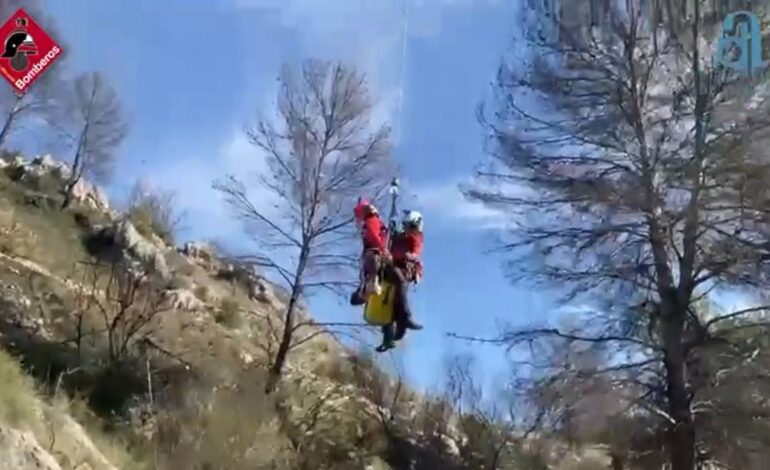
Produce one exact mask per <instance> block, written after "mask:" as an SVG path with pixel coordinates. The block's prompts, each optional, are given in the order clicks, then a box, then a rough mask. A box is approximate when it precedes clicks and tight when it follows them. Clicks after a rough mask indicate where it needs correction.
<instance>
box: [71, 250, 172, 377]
mask: <svg viewBox="0 0 770 470" xmlns="http://www.w3.org/2000/svg"><path fill="white" fill-rule="evenodd" d="M88 268H89V269H87V270H86V272H85V274H84V278H85V280H86V281H87V282H88V284H87V285H84V286H82V287H81V291H80V296H81V297H82V298H81V299H80V301H79V302H78V310H79V312H76V318H77V319H78V327H79V329H78V330H77V331H76V335H77V340H78V341H79V340H82V338H83V333H84V332H83V329H82V327H83V321H84V318H85V317H87V316H90V315H94V317H95V318H98V319H99V323H100V327H99V329H98V330H96V329H94V332H93V333H92V334H95V333H103V334H104V335H105V338H106V343H107V361H108V365H109V366H110V367H114V366H118V365H121V364H124V363H125V362H126V361H127V360H130V359H132V358H133V357H134V355H136V354H137V353H138V352H139V351H140V349H141V348H142V347H144V346H145V343H147V341H148V340H149V343H150V344H152V341H151V336H152V333H153V332H154V331H155V328H156V327H157V323H156V322H157V321H158V320H159V318H160V316H162V315H164V314H165V313H168V312H171V311H172V310H173V308H172V305H171V303H170V302H169V299H167V298H166V296H165V295H164V292H163V291H162V290H161V289H159V288H158V287H157V286H154V285H152V283H150V282H147V275H146V274H144V273H135V272H133V271H132V270H130V269H128V268H127V267H126V266H125V265H124V264H122V263H120V262H113V263H110V264H109V265H103V264H101V263H88ZM78 348H80V346H79V345H78Z"/></svg>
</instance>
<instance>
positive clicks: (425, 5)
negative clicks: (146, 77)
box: [231, 0, 501, 140]
mask: <svg viewBox="0 0 770 470" xmlns="http://www.w3.org/2000/svg"><path fill="white" fill-rule="evenodd" d="M498 3H501V0H231V5H234V6H235V7H236V8H240V9H246V10H254V9H258V10H264V11H269V12H272V13H273V14H274V17H275V18H276V19H277V21H278V22H280V24H281V26H282V27H284V28H286V29H289V30H291V31H292V33H293V34H295V35H296V37H297V39H298V43H299V45H300V48H301V52H302V54H303V55H304V56H316V57H322V58H328V59H335V60H342V61H345V62H348V63H351V64H354V65H356V66H357V67H359V68H360V69H361V70H362V71H363V72H365V73H366V74H367V77H368V78H369V82H370V84H371V91H372V94H373V95H374V96H373V97H374V98H375V99H376V100H377V102H378V106H377V107H376V109H375V112H374V116H373V118H374V120H375V121H376V122H377V121H378V122H382V121H385V120H387V121H390V122H391V123H392V124H393V128H394V131H395V132H396V135H395V136H394V137H395V139H396V140H398V137H399V136H398V133H399V115H400V113H401V112H402V109H403V94H404V93H405V90H404V86H403V85H404V81H405V78H406V77H405V75H406V73H407V70H406V69H405V66H406V62H407V61H408V55H409V40H410V39H413V38H416V37H432V36H436V35H438V34H439V33H440V32H441V28H442V17H443V14H444V13H445V12H446V11H447V10H449V9H452V8H454V9H457V8H466V9H467V8H476V7H479V6H488V5H491V4H498ZM405 42H406V49H405V48H404V45H405Z"/></svg>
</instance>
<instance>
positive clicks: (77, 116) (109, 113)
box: [50, 72, 128, 208]
mask: <svg viewBox="0 0 770 470" xmlns="http://www.w3.org/2000/svg"><path fill="white" fill-rule="evenodd" d="M72 87H73V89H72V95H71V99H70V100H69V102H68V103H66V104H64V105H63V106H64V107H65V108H64V114H65V115H66V118H64V122H63V123H60V122H57V121H58V119H52V120H51V122H50V124H51V125H52V126H53V127H54V128H55V129H57V130H59V131H60V133H61V135H62V137H63V138H64V139H65V140H66V143H67V145H68V146H69V147H71V148H72V149H74V150H73V156H72V168H71V172H70V176H69V178H68V179H67V181H66V183H65V186H64V202H63V203H62V208H67V207H68V206H69V205H70V204H71V202H72V196H73V194H72V193H73V190H74V189H75V186H76V185H77V184H78V183H79V182H80V181H81V180H82V179H83V178H84V177H88V178H90V179H92V180H93V181H94V182H100V183H103V182H106V181H108V180H109V179H110V176H111V174H112V163H113V161H114V158H115V150H116V149H117V147H118V146H119V145H120V144H121V142H122V141H123V139H124V138H125V137H126V134H127V132H128V123H127V121H126V118H125V115H124V111H123V108H122V105H121V103H120V99H119V97H118V94H117V92H116V91H115V90H114V89H113V88H112V87H111V86H110V84H109V83H107V81H106V80H105V79H104V77H102V75H101V74H100V73H99V72H90V73H85V74H82V75H80V76H78V77H77V78H75V80H74V82H73V84H72Z"/></svg>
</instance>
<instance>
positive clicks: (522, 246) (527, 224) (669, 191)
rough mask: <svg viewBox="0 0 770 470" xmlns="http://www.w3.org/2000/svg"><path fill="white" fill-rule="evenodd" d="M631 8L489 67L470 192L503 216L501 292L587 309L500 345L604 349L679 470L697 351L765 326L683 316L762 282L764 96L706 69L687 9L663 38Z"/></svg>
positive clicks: (693, 440) (690, 436)
mask: <svg viewBox="0 0 770 470" xmlns="http://www.w3.org/2000/svg"><path fill="white" fill-rule="evenodd" d="M642 3H643V2H637V1H629V2H626V4H625V6H624V7H616V8H615V9H614V10H612V12H611V15H610V16H611V18H610V22H609V25H608V27H606V28H602V29H589V30H587V29H580V30H577V29H569V28H564V27H561V28H560V31H559V39H558V41H551V40H540V39H538V38H528V39H527V41H528V43H529V45H530V46H531V48H530V49H529V51H530V52H532V56H533V58H532V59H531V60H530V61H529V63H524V64H513V63H506V64H504V65H503V66H502V67H501V69H500V71H499V74H498V78H497V86H496V90H497V92H498V93H497V100H496V105H497V107H496V109H495V114H494V118H493V119H487V118H486V113H485V110H484V108H483V107H482V109H481V112H480V115H481V117H482V120H483V121H484V122H485V124H487V125H488V129H489V131H490V134H489V135H490V138H491V140H490V143H491V144H492V145H491V147H490V154H491V155H492V157H493V159H492V162H491V164H490V165H489V167H488V168H485V169H482V170H481V171H479V173H478V176H479V182H480V183H482V184H481V185H479V186H478V187H476V188H470V189H468V190H466V194H467V195H468V196H469V197H471V198H474V199H476V200H480V201H483V202H485V203H487V204H490V205H492V206H494V207H497V208H499V209H501V210H505V211H510V214H511V218H512V225H513V227H514V229H513V231H512V233H511V237H510V240H508V241H509V243H506V244H505V245H504V246H503V249H504V250H505V251H506V252H507V253H508V254H510V255H511V256H512V257H513V259H512V260H511V262H510V263H508V266H509V268H510V274H511V276H512V279H513V280H514V281H520V280H527V281H531V282H534V283H536V284H539V285H544V286H548V287H551V288H554V289H555V290H556V291H557V293H559V294H562V298H563V300H565V301H575V302H581V303H582V305H586V308H585V313H584V315H583V318H582V319H581V324H580V325H579V326H578V327H576V328H573V329H570V330H566V331H565V330H564V329H562V328H552V327H548V326H544V327H542V328H532V329H514V330H512V331H510V332H508V333H507V334H505V335H504V337H503V338H501V340H502V341H503V342H505V343H506V344H508V345H513V346H524V347H529V346H530V345H531V344H532V343H533V342H537V341H539V340H547V339H549V338H561V339H565V340H568V341H572V342H576V343H581V344H587V345H595V346H597V347H601V348H603V349H604V353H605V354H607V355H608V356H610V357H613V358H614V359H613V362H612V363H611V364H610V365H609V366H608V367H607V369H609V370H607V373H608V374H611V375H614V376H615V380H616V381H618V382H620V383H618V384H617V385H618V386H624V387H625V390H626V391H627V392H628V393H630V394H631V396H630V397H629V398H628V399H629V401H630V402H631V403H634V404H639V406H640V407H642V405H651V404H656V403H658V404H660V406H656V407H655V408H654V412H655V413H658V414H659V416H660V417H661V418H662V423H663V424H662V427H661V429H662V430H664V431H665V436H666V447H667V452H668V458H669V460H670V463H671V467H672V469H673V470H692V469H694V468H695V466H696V454H697V452H696V448H697V447H698V434H697V433H698V432H699V430H700V429H701V428H700V427H699V425H696V422H697V423H701V422H704V423H706V422H707V420H704V421H700V419H701V417H704V416H708V411H707V409H706V408H703V407H699V406H698V404H699V400H698V393H699V385H701V383H702V382H700V381H699V380H696V376H695V375H694V374H695V371H696V370H698V367H697V363H698V361H699V357H700V352H701V351H702V350H703V348H705V347H707V346H708V345H710V344H713V342H714V341H717V337H718V336H719V334H720V333H721V330H720V328H719V326H720V325H721V324H722V323H723V322H725V321H727V320H736V319H740V321H742V322H753V323H754V324H761V323H762V321H761V319H759V318H757V317H756V316H755V315H753V314H756V313H757V312H760V311H762V310H763V309H764V307H763V306H758V307H752V308H746V309H741V310H738V311H734V312H726V313H724V314H722V315H718V316H714V317H710V318H704V317H703V316H702V315H699V314H698V312H697V309H696V308H695V303H696V302H697V301H698V300H699V299H703V298H707V297H708V296H709V295H710V293H711V292H714V290H718V289H725V288H729V287H731V286H735V285H741V286H746V287H750V288H751V287H754V288H762V287H765V286H766V285H767V275H766V272H767V270H766V263H767V258H768V257H767V255H766V253H767V246H768V245H767V234H768V233H769V230H768V229H770V220H768V213H767V209H766V201H768V200H770V199H769V196H770V194H768V190H767V188H766V185H765V184H764V183H763V182H765V181H767V180H768V177H769V176H770V161H768V159H767V156H766V152H765V151H764V150H763V147H766V142H767V141H768V140H767V132H768V130H770V126H769V125H768V124H770V123H769V122H768V120H767V117H766V116H767V111H768V103H767V92H766V91H765V89H764V88H763V87H759V88H755V87H754V84H753V83H752V82H750V81H746V80H740V77H737V76H735V75H734V74H732V73H728V72H727V71H726V70H724V69H721V68H720V67H718V66H716V64H717V61H713V60H712V57H711V53H710V51H709V50H708V41H709V40H710V39H711V36H710V33H709V31H708V27H707V26H708V25H706V24H705V23H703V22H702V21H701V14H700V3H701V2H694V6H693V12H692V13H693V14H692V15H690V16H689V17H688V18H686V25H685V26H684V27H682V28H676V29H674V30H672V28H669V27H662V26H660V23H659V22H656V21H652V20H651V19H650V18H649V17H648V16H647V15H646V10H644V11H643V10H642ZM643 13H645V14H643ZM681 19H682V21H685V18H681ZM672 31H675V32H676V34H674V33H672ZM519 57H521V55H520V54H519ZM495 185H500V186H497V187H496V186H495ZM535 214H536V215H535ZM595 369H596V368H595ZM593 373H594V374H598V373H602V371H601V370H594V371H593ZM658 378H659V379H660V381H658ZM648 399H649V400H648ZM650 412H653V411H650Z"/></svg>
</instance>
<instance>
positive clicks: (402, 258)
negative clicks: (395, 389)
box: [377, 211, 424, 352]
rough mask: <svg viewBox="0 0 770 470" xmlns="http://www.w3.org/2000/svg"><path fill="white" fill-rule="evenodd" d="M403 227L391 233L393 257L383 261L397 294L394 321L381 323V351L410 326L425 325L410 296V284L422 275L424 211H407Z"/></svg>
mask: <svg viewBox="0 0 770 470" xmlns="http://www.w3.org/2000/svg"><path fill="white" fill-rule="evenodd" d="M401 228H402V230H401V231H397V232H394V233H393V234H392V235H391V237H392V239H391V246H390V257H388V258H386V259H385V261H384V263H383V274H384V277H385V279H386V280H387V281H388V282H390V283H391V284H392V285H393V287H394V291H395V298H394V304H393V322H392V323H391V324H389V325H385V326H383V327H382V344H381V345H380V346H378V347H377V351H378V352H384V351H387V350H388V349H391V348H394V347H395V342H396V341H398V340H400V339H401V338H403V337H404V335H405V334H406V330H407V329H410V330H421V329H422V325H420V324H418V323H416V322H415V321H414V319H413V316H412V310H411V307H410V306H409V298H408V294H409V284H410V283H415V284H417V283H418V282H419V281H420V279H422V275H423V267H422V262H421V261H420V255H422V248H423V243H424V237H423V218H422V214H420V213H419V212H417V211H404V217H403V219H402V223H401Z"/></svg>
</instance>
